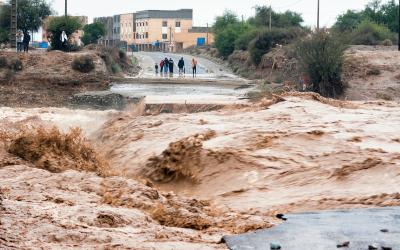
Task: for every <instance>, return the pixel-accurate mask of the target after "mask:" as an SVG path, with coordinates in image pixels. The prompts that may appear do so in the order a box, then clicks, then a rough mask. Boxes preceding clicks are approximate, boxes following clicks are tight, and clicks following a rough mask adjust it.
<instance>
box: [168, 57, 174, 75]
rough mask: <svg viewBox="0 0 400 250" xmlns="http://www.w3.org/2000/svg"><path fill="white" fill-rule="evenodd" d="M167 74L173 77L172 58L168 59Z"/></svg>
mask: <svg viewBox="0 0 400 250" xmlns="http://www.w3.org/2000/svg"><path fill="white" fill-rule="evenodd" d="M168 65H169V74H170V75H171V76H173V74H174V60H172V58H170V59H169V64H168Z"/></svg>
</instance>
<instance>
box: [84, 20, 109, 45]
mask: <svg viewBox="0 0 400 250" xmlns="http://www.w3.org/2000/svg"><path fill="white" fill-rule="evenodd" d="M83 32H85V34H84V35H83V37H82V42H83V43H84V44H85V45H88V44H96V43H97V41H98V40H99V39H100V38H101V37H102V36H104V35H105V34H106V27H105V26H104V24H103V23H100V22H96V23H92V24H88V25H85V26H84V27H83Z"/></svg>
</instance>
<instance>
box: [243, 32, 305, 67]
mask: <svg viewBox="0 0 400 250" xmlns="http://www.w3.org/2000/svg"><path fill="white" fill-rule="evenodd" d="M302 35H304V31H303V30H302V29H299V28H290V29H278V28H275V29H272V30H265V31H263V32H261V33H260V34H259V35H258V36H257V37H256V38H255V39H253V41H252V42H251V43H250V45H249V51H250V58H251V60H252V62H253V63H254V64H255V65H259V64H260V62H261V59H262V57H263V55H264V54H266V53H268V51H270V50H271V49H272V48H274V47H275V46H276V45H277V44H281V45H283V44H287V43H289V42H290V41H292V40H293V39H295V38H297V37H300V36H302Z"/></svg>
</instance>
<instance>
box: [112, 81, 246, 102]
mask: <svg viewBox="0 0 400 250" xmlns="http://www.w3.org/2000/svg"><path fill="white" fill-rule="evenodd" d="M250 87H251V86H248V87H247V88H240V86H238V85H221V84H165V83H160V84H149V83H146V84H114V85H113V86H112V87H111V91H112V92H114V93H118V94H122V95H126V96H132V97H138V96H145V97H146V103H151V104H157V103H188V104H234V103H245V101H244V99H245V98H246V93H247V92H248V91H249V90H250V89H251V88H250Z"/></svg>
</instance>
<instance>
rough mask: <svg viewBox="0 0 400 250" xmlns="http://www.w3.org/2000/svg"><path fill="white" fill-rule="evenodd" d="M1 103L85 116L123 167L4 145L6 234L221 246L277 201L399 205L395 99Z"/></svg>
mask: <svg viewBox="0 0 400 250" xmlns="http://www.w3.org/2000/svg"><path fill="white" fill-rule="evenodd" d="M0 113H1V114H2V116H3V117H7V119H3V120H2V122H1V124H0V127H2V128H3V129H10V128H14V127H15V128H16V127H18V126H20V125H21V124H24V125H27V124H47V125H49V124H53V125H57V126H60V127H62V129H63V130H64V131H67V128H68V127H71V126H72V127H76V126H78V127H81V128H82V130H83V133H84V134H85V135H86V136H87V137H88V138H89V139H90V141H91V142H92V147H93V148H94V149H95V150H96V151H97V152H98V153H99V154H101V155H103V156H105V159H106V160H107V162H108V164H109V166H110V168H111V169H110V171H111V172H112V173H114V174H115V175H116V176H114V177H113V176H103V177H99V176H98V175H96V174H95V173H86V172H77V171H76V169H79V168H72V167H71V168H68V169H72V170H67V171H64V172H61V173H51V172H48V171H46V170H42V169H39V168H36V167H35V162H27V161H26V160H25V161H24V160H22V159H20V158H18V157H17V156H15V155H13V154H10V153H7V151H6V150H5V149H6V148H4V149H3V151H2V154H3V155H4V157H3V159H5V160H2V161H1V162H0V178H1V181H0V196H1V197H2V198H3V201H2V203H0V204H2V205H0V207H1V208H0V214H1V217H0V221H1V224H0V235H5V236H2V237H0V245H1V244H4V245H5V246H10V247H12V246H17V247H26V246H29V245H32V244H37V245H38V246H42V247H45V248H46V247H72V248H73V247H76V248H79V247H85V248H95V247H97V246H103V247H114V248H115V247H119V248H128V247H133V248H138V249H153V248H155V249H170V248H173V249H216V248H224V245H221V244H218V242H219V240H220V237H221V236H222V235H223V234H231V233H240V232H246V231H248V230H252V229H256V228H264V227H269V226H272V225H273V224H275V223H277V221H276V220H275V219H274V218H273V216H274V215H275V214H276V213H286V212H294V211H311V210H324V209H336V208H358V207H371V206H394V205H400V186H399V185H398V182H399V181H400V177H399V175H400V170H399V166H400V136H399V135H398V131H399V129H400V107H399V106H398V104H397V103H389V102H381V103H378V102H370V103H365V102H339V101H332V100H327V99H324V98H320V97H318V96H315V95H305V96H304V95H297V96H295V95H292V96H286V97H284V99H279V100H275V101H273V102H265V103H261V104H257V105H252V106H248V107H229V108H225V109H221V110H219V111H212V112H206V113H196V114H188V113H179V114H159V115H150V113H147V115H146V111H145V110H144V111H143V112H142V113H143V114H144V115H140V114H139V113H137V112H125V113H119V112H91V111H69V110H63V109H48V110H29V109H23V110H13V109H1V110H0ZM32 117H34V119H33V118H32ZM78 117H79V119H78ZM78 121H86V122H84V123H80V124H79V123H78ZM11 140H12V138H11ZM4 143H5V145H6V144H7V143H9V142H4ZM4 147H6V146H4ZM74 169H75V170H74ZM132 235H134V236H132Z"/></svg>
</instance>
